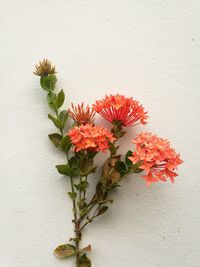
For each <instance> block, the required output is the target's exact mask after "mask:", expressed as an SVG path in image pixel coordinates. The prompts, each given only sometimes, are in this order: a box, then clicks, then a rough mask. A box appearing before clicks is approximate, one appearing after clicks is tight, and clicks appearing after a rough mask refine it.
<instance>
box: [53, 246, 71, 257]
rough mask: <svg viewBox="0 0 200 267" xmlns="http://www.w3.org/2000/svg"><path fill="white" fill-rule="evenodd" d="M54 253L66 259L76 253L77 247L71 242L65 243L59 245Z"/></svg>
mask: <svg viewBox="0 0 200 267" xmlns="http://www.w3.org/2000/svg"><path fill="white" fill-rule="evenodd" d="M54 253H55V255H56V256H57V257H58V258H60V259H64V258H68V257H71V256H74V255H76V248H75V247H74V246H73V245H71V244H63V245H60V246H58V247H57V248H56V249H55V250H54Z"/></svg>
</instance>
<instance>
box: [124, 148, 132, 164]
mask: <svg viewBox="0 0 200 267" xmlns="http://www.w3.org/2000/svg"><path fill="white" fill-rule="evenodd" d="M132 154H133V152H132V151H131V150H129V151H128V152H127V153H126V157H125V162H126V166H127V167H128V168H131V167H132V165H133V163H132V161H131V160H130V159H129V157H131V156H132Z"/></svg>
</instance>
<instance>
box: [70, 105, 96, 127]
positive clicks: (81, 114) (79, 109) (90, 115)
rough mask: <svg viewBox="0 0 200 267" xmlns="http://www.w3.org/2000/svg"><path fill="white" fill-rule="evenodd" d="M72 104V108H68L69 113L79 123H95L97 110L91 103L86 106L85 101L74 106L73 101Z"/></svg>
mask: <svg viewBox="0 0 200 267" xmlns="http://www.w3.org/2000/svg"><path fill="white" fill-rule="evenodd" d="M71 106H72V107H71V109H70V108H69V109H68V111H69V114H70V116H71V118H72V119H73V120H74V121H75V122H76V123H77V124H78V125H81V124H83V125H85V124H88V123H89V124H93V122H94V116H95V111H94V110H93V109H92V108H91V107H90V106H89V105H87V106H86V107H84V103H81V105H77V106H74V104H73V103H72V104H71Z"/></svg>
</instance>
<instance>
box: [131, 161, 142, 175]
mask: <svg viewBox="0 0 200 267" xmlns="http://www.w3.org/2000/svg"><path fill="white" fill-rule="evenodd" d="M140 165H141V161H138V162H136V163H135V164H133V166H132V170H133V171H134V173H140V172H142V171H143V169H140Z"/></svg>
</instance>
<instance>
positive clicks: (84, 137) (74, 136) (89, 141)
mask: <svg viewBox="0 0 200 267" xmlns="http://www.w3.org/2000/svg"><path fill="white" fill-rule="evenodd" d="M68 135H69V136H70V139H71V142H72V143H73V144H74V146H75V150H76V152H78V151H81V150H89V151H96V152H98V151H102V152H105V151H106V150H107V149H108V148H109V147H110V145H109V142H112V141H114V140H115V138H114V137H113V134H112V133H110V132H109V131H108V130H107V129H106V128H104V127H101V126H93V125H91V124H86V125H80V126H79V127H77V126H75V127H74V128H73V129H71V130H70V131H69V134H68Z"/></svg>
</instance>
